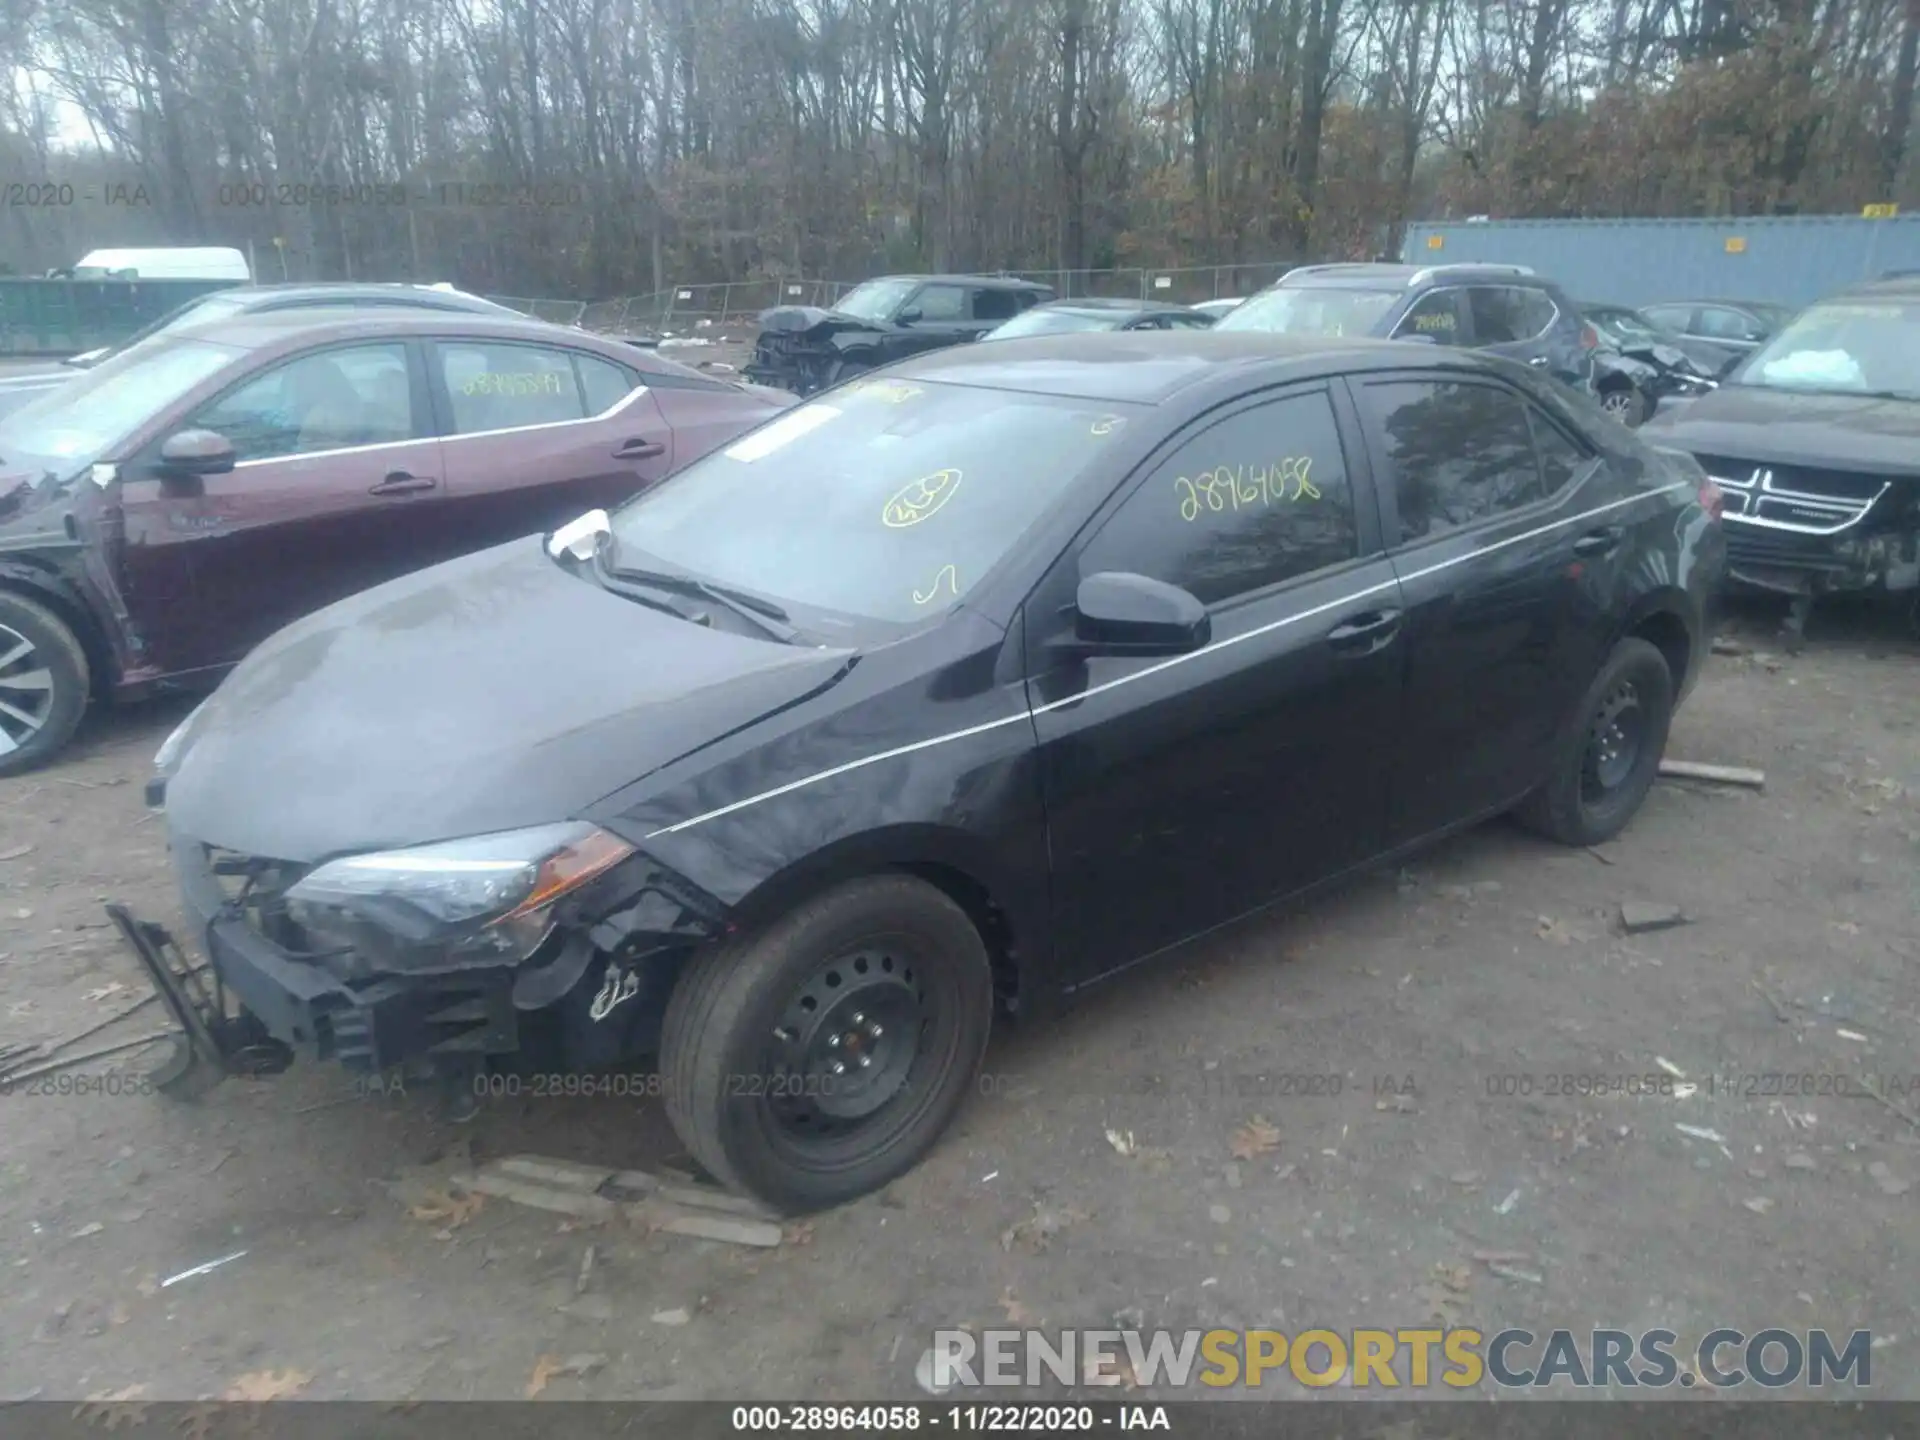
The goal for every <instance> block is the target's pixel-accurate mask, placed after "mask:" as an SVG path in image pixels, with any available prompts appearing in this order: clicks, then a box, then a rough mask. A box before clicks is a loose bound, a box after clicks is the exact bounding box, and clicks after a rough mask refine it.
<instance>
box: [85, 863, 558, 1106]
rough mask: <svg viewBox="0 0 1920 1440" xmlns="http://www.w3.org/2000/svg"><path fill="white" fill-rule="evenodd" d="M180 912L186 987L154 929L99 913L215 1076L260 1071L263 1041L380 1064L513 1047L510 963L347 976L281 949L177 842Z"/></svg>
mask: <svg viewBox="0 0 1920 1440" xmlns="http://www.w3.org/2000/svg"><path fill="white" fill-rule="evenodd" d="M174 868H175V873H176V876H177V878H178V881H179V893H180V903H181V909H182V910H183V911H184V912H185V914H186V917H187V921H188V924H189V925H190V926H191V935H192V938H195V939H197V940H199V942H200V944H201V947H202V948H203V949H204V951H205V954H206V959H207V965H206V966H205V967H202V969H203V971H204V975H205V978H206V980H207V981H208V982H209V983H206V984H202V985H198V986H195V985H191V984H188V983H185V982H184V981H183V980H182V979H181V977H182V975H183V974H191V973H193V972H192V971H191V970H190V967H188V966H186V965H185V964H184V963H183V962H181V961H180V960H177V959H174V958H172V957H173V956H174V955H177V954H178V951H179V946H178V944H177V942H176V941H175V940H174V938H173V937H172V936H171V935H169V934H168V933H167V932H166V931H165V930H164V929H163V928H161V927H160V926H158V925H153V924H151V923H149V922H145V921H139V920H136V919H134V918H133V917H132V916H131V915H130V914H128V913H127V912H126V911H125V909H124V908H122V907H119V906H110V907H108V913H109V914H110V915H111V916H112V917H113V919H114V923H115V924H116V926H118V927H119V929H120V932H121V935H122V937H123V938H124V939H125V940H126V942H127V944H128V946H129V948H130V949H132V950H133V952H134V954H135V956H136V957H137V958H138V959H139V960H140V963H141V966H142V968H143V969H144V970H146V972H147V974H148V977H149V978H150V979H151V980H152V981H153V984H154V988H155V989H156V990H158V991H159V992H160V994H161V997H162V999H163V1000H164V1001H165V1002H166V1004H167V1007H168V1009H169V1010H171V1011H172V1012H173V1014H174V1019H175V1021H176V1023H178V1024H179V1025H180V1027H181V1029H182V1031H183V1032H184V1033H185V1035H186V1037H187V1042H188V1043H189V1044H190V1045H191V1046H192V1049H193V1050H194V1052H195V1054H196V1056H197V1057H198V1059H199V1060H200V1061H202V1062H203V1063H206V1064H209V1065H213V1066H216V1067H218V1068H219V1069H220V1070H221V1071H222V1072H224V1073H234V1072H235V1071H237V1070H247V1071H248V1072H249V1073H256V1074H257V1073H260V1072H261V1069H262V1068H263V1067H262V1066H260V1065H259V1064H257V1063H256V1057H257V1056H258V1055H260V1054H263V1053H265V1052H267V1051H270V1050H271V1049H273V1048H274V1047H277V1048H278V1049H279V1050H280V1051H282V1052H284V1057H283V1058H281V1059H280V1061H279V1064H278V1065H275V1066H269V1067H264V1068H269V1069H280V1068H284V1067H285V1064H286V1063H287V1061H289V1060H291V1059H292V1058H293V1057H294V1056H296V1055H297V1056H301V1057H303V1058H307V1059H313V1060H335V1061H338V1062H339V1063H340V1064H342V1065H343V1066H345V1067H346V1068H348V1069H349V1070H354V1071H358V1072H363V1073H366V1072H374V1073H377V1072H381V1071H386V1070H390V1069H392V1068H394V1067H396V1066H399V1065H401V1064H403V1063H407V1064H411V1063H415V1062H418V1061H420V1060H422V1059H427V1060H442V1061H444V1060H450V1059H453V1058H455V1057H460V1058H462V1059H465V1060H467V1061H469V1062H473V1061H480V1060H484V1059H485V1058H486V1057H489V1056H493V1055H501V1054H506V1053H509V1052H511V1051H513V1050H515V1049H517V1048H518V1047H519V1044H520V1038H519V1027H518V1024H517V1016H516V1014H515V1011H514V1005H513V984H514V974H513V971H512V970H511V969H510V968H508V967H506V966H496V967H489V968H484V969H473V970H465V971H461V972H459V973H457V974H453V975H445V976H420V977H392V976H388V977H380V978H376V979H372V980H368V981H365V982H362V983H352V982H349V981H346V980H343V979H341V978H340V977H338V976H336V975H335V974H333V973H332V972H331V971H330V970H328V969H327V968H326V967H325V966H324V965H321V964H318V963H316V962H315V961H313V960H311V959H307V958H303V957H300V956H297V955H293V954H291V953H289V952H288V951H287V950H285V949H283V948H281V947H280V946H278V945H276V944H274V943H273V942H272V941H271V940H269V939H267V938H266V937H265V936H264V935H261V934H260V933H259V932H258V931H257V930H255V929H254V928H253V926H252V924H251V923H249V921H248V920H247V918H246V916H245V915H244V913H242V912H241V910H240V909H239V907H238V906H236V905H234V904H232V903H231V902H230V900H229V898H228V896H227V894H226V892H225V891H224V890H223V889H222V887H221V885H220V882H219V879H218V877H217V876H216V875H215V873H214V870H213V867H212V865H211V863H210V862H209V861H208V859H207V855H206V851H205V848H204V847H202V846H198V845H194V844H191V843H187V842H181V841H178V840H176V843H175V845H174Z"/></svg>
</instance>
